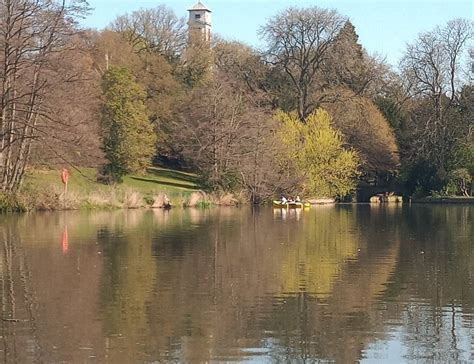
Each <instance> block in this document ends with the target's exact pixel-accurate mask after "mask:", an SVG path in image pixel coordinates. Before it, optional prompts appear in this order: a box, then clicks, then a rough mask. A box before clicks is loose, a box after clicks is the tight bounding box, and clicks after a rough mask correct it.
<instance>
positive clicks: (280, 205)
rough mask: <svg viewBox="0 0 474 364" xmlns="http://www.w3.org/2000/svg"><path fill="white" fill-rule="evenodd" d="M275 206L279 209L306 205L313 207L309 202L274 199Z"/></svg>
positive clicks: (300, 207) (298, 207)
mask: <svg viewBox="0 0 474 364" xmlns="http://www.w3.org/2000/svg"><path fill="white" fill-rule="evenodd" d="M273 207H274V208H279V209H302V208H305V207H311V204H310V203H309V202H296V201H287V202H281V201H277V200H273Z"/></svg>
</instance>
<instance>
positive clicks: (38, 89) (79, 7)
mask: <svg viewBox="0 0 474 364" xmlns="http://www.w3.org/2000/svg"><path fill="white" fill-rule="evenodd" d="M87 9H88V7H87V2H86V1H83V0H71V1H68V2H66V1H56V0H36V1H23V0H1V1H0V188H1V189H2V190H3V191H6V192H11V191H15V190H16V189H18V188H19V186H20V185H21V183H22V181H23V177H24V172H25V169H26V167H27V165H28V163H29V160H30V156H31V149H32V146H33V145H34V142H35V141H36V140H37V138H38V135H39V134H40V133H42V131H41V129H40V127H41V125H43V124H44V122H45V120H48V121H51V122H54V123H55V124H59V123H60V121H59V120H57V119H56V118H55V105H52V104H50V103H49V104H48V102H47V100H48V92H49V89H50V87H51V82H50V80H51V77H54V76H55V75H57V74H58V73H59V72H61V71H63V70H64V69H63V68H59V69H55V68H54V67H51V64H50V61H51V57H53V56H56V57H57V56H58V55H60V54H61V53H62V52H64V51H66V50H67V49H68V47H69V45H68V42H69V40H70V39H71V37H72V36H73V35H74V34H76V33H77V27H76V25H77V24H76V19H77V18H78V17H80V16H82V15H83V14H84V13H85V12H87Z"/></svg>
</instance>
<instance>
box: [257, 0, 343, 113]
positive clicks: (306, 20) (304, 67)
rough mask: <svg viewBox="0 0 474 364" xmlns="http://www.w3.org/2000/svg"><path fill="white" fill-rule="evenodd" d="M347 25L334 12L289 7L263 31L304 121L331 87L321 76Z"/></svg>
mask: <svg viewBox="0 0 474 364" xmlns="http://www.w3.org/2000/svg"><path fill="white" fill-rule="evenodd" d="M344 24H345V18H343V17H342V16H341V15H339V14H338V13H337V12H336V11H334V10H326V9H321V8H318V7H311V8H306V9H297V8H289V9H286V10H284V11H282V12H281V13H279V14H278V15H277V16H276V17H275V18H274V19H272V20H270V21H269V22H268V23H267V24H266V25H265V26H264V27H263V28H261V30H260V35H261V37H262V38H263V39H264V40H265V41H266V43H267V47H266V48H267V49H266V52H265V53H266V56H267V60H268V62H270V63H271V64H272V65H274V66H275V67H277V68H279V69H281V70H282V71H283V72H284V73H285V74H286V75H287V76H288V80H289V81H290V85H291V88H292V91H293V92H294V93H295V95H296V99H297V112H298V116H299V118H300V120H302V121H304V120H305V119H306V117H307V116H308V115H309V114H311V113H312V112H313V110H315V109H316V108H317V107H319V106H320V104H321V102H322V100H323V98H324V95H322V91H324V90H325V89H326V88H327V87H329V85H328V84H327V83H326V82H325V80H324V78H322V77H319V76H320V75H321V72H322V70H323V66H324V64H325V63H327V62H328V60H329V58H330V49H331V46H332V45H333V44H334V43H335V42H336V40H337V36H338V34H339V32H340V31H341V29H342V28H343V26H344Z"/></svg>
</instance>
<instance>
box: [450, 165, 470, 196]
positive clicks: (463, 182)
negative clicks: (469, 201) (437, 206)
mask: <svg viewBox="0 0 474 364" xmlns="http://www.w3.org/2000/svg"><path fill="white" fill-rule="evenodd" d="M471 189H472V176H471V175H470V174H469V171H468V170H467V169H466V168H459V169H455V170H454V171H452V172H451V173H450V175H449V179H448V184H447V185H446V189H445V191H446V194H447V195H448V196H466V197H468V196H470V191H471Z"/></svg>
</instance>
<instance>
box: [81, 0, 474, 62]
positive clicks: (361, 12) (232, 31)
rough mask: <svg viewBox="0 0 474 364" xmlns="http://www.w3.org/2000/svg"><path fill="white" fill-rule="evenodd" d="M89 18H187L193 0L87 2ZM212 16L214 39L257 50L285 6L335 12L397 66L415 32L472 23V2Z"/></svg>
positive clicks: (226, 0)
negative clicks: (164, 9)
mask: <svg viewBox="0 0 474 364" xmlns="http://www.w3.org/2000/svg"><path fill="white" fill-rule="evenodd" d="M88 1H89V4H90V5H91V7H92V8H93V11H92V13H91V14H90V15H89V16H88V17H87V18H86V19H85V20H84V21H83V25H84V26H86V27H91V28H97V29H102V28H104V27H105V26H107V25H108V24H109V23H110V22H111V21H112V20H113V19H114V18H115V17H116V16H117V15H122V14H125V13H129V12H132V11H134V10H138V9H140V8H152V7H155V6H157V5H160V4H164V5H166V6H168V7H169V8H171V9H172V10H173V11H174V12H175V13H176V15H178V16H180V17H181V16H182V17H186V18H187V14H188V13H187V11H186V9H188V8H189V7H190V6H192V5H194V4H195V3H196V2H197V0H88ZM202 2H203V3H204V4H205V5H206V6H207V7H209V8H210V9H211V10H212V16H213V24H212V25H213V33H218V34H219V35H221V36H223V37H224V38H226V39H229V40H238V41H241V42H244V43H247V44H249V45H252V46H254V47H257V48H259V47H262V46H263V44H262V42H261V41H260V39H259V37H258V29H259V28H260V27H261V26H262V25H264V24H265V23H266V22H267V21H269V20H270V19H271V18H272V16H275V15H276V14H277V13H278V12H280V11H282V10H283V9H285V8H287V7H290V6H298V7H308V6H319V7H322V8H331V9H336V10H337V11H338V12H339V13H340V14H342V15H344V16H347V17H348V18H349V19H350V20H351V21H352V23H353V24H354V26H355V28H356V32H357V34H358V35H359V42H360V43H361V44H362V45H363V46H364V47H365V49H367V51H368V52H369V53H370V54H378V55H380V56H382V57H385V58H386V60H387V61H388V62H389V63H390V64H392V65H396V64H397V63H398V60H399V59H400V57H401V56H402V54H403V50H404V48H405V46H406V44H407V43H409V42H413V41H414V40H415V39H416V37H417V35H418V34H419V33H420V32H424V31H429V30H432V29H433V28H435V27H436V26H437V25H444V24H446V22H447V21H449V20H451V19H454V18H460V17H462V18H467V19H471V20H472V19H473V18H474V17H473V7H474V5H473V4H474V1H472V0H318V1H316V0H312V1H308V0H293V1H290V0H254V1H248V0H202Z"/></svg>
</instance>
